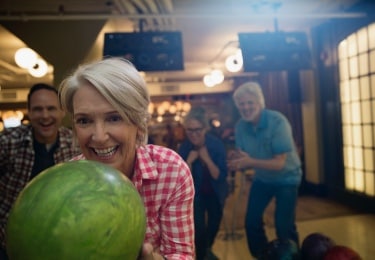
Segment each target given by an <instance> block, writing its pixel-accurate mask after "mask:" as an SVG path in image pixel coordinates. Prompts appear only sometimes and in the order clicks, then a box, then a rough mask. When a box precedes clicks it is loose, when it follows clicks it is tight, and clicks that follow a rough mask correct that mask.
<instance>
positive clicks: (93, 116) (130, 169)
mask: <svg viewBox="0 0 375 260" xmlns="http://www.w3.org/2000/svg"><path fill="white" fill-rule="evenodd" d="M59 96H60V100H61V103H62V106H63V107H64V109H65V110H66V111H67V112H69V113H70V114H71V115H72V120H73V130H74V133H75V137H76V139H77V141H78V144H79V146H80V148H81V151H82V154H81V155H80V156H78V157H76V158H74V159H87V160H94V161H99V162H102V163H105V164H108V165H110V166H112V167H114V168H116V169H118V170H120V171H121V172H123V173H124V175H126V176H127V177H128V178H129V179H130V180H131V181H132V182H133V183H134V185H135V187H136V188H137V190H138V192H139V193H140V195H141V197H142V198H143V201H144V205H145V209H146V214H147V230H146V236H145V243H144V245H143V248H142V250H141V254H140V259H150V260H151V259H153V260H158V259H193V258H194V221H193V199H194V192H195V191H194V185H193V180H192V177H191V173H190V170H189V168H188V166H187V165H186V163H185V162H184V161H183V160H182V158H181V157H180V156H179V155H178V154H177V153H175V152H174V151H172V150H170V149H168V148H164V147H161V146H156V145H146V142H147V124H148V118H149V115H148V112H147V111H148V104H149V102H150V98H149V93H148V90H147V87H146V84H145V82H144V80H143V78H142V77H141V76H140V74H139V72H138V71H137V70H136V69H135V67H134V66H133V65H132V64H131V63H130V62H128V61H126V60H124V59H120V58H108V59H104V60H101V61H98V62H94V63H91V64H86V65H82V66H80V67H79V68H78V69H77V70H76V71H75V72H74V73H73V75H71V76H69V77H68V78H66V79H65V80H64V81H63V82H62V84H61V86H60V89H59Z"/></svg>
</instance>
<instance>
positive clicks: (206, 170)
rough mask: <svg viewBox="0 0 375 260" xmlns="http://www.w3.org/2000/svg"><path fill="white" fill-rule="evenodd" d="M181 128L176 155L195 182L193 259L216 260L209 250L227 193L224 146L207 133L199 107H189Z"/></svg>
mask: <svg viewBox="0 0 375 260" xmlns="http://www.w3.org/2000/svg"><path fill="white" fill-rule="evenodd" d="M184 129H185V132H186V139H185V141H184V142H182V144H181V146H180V148H179V150H178V152H179V154H180V155H181V157H182V158H183V159H184V160H185V161H186V163H187V164H188V166H189V168H190V170H191V173H192V175H193V180H194V186H195V197H194V221H195V247H196V259H197V260H203V259H218V258H217V257H216V256H215V255H214V254H213V252H212V250H211V248H212V245H213V243H214V241H215V237H216V235H217V233H218V231H219V227H220V222H221V219H222V217H223V208H224V202H225V198H226V197H227V194H228V184H227V181H226V178H227V165H226V150H225V146H224V143H223V142H222V141H221V140H220V139H219V138H217V137H215V136H213V135H211V134H209V133H208V132H207V131H208V130H209V129H208V120H207V119H206V115H205V110H204V109H203V108H201V107H196V108H192V109H191V110H190V112H189V113H188V114H187V115H186V117H185V119H184Z"/></svg>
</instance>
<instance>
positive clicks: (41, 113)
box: [0, 84, 79, 259]
mask: <svg viewBox="0 0 375 260" xmlns="http://www.w3.org/2000/svg"><path fill="white" fill-rule="evenodd" d="M27 102H28V117H29V120H30V124H29V125H21V126H18V127H14V128H9V129H5V130H4V131H3V132H1V133H0V147H1V149H0V242H1V247H0V259H7V256H6V253H5V251H6V250H5V242H6V241H5V227H6V222H7V219H8V215H9V212H10V210H11V207H12V205H13V203H14V201H15V200H16V198H17V196H18V194H19V193H20V192H21V190H22V189H23V188H24V187H25V186H26V184H27V183H28V182H29V181H30V180H31V179H32V178H34V177H35V176H36V175H37V174H39V173H40V172H41V171H43V170H44V169H46V168H48V167H50V166H53V165H54V164H56V163H60V162H64V161H68V160H70V159H71V158H72V157H73V156H75V155H77V154H78V153H79V149H78V148H77V146H75V145H73V137H72V131H71V130H70V129H68V128H66V127H63V126H61V124H62V119H63V117H64V115H65V113H64V112H63V110H62V109H61V106H60V104H59V100H58V94H57V90H56V89H55V88H54V87H52V86H49V85H46V84H36V85H34V86H33V87H32V88H31V89H30V92H29V94H28V97H27Z"/></svg>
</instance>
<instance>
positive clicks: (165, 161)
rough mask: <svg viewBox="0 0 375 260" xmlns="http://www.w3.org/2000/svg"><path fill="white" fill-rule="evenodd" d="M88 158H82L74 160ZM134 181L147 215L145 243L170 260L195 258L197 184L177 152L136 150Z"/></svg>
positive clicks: (157, 148)
mask: <svg viewBox="0 0 375 260" xmlns="http://www.w3.org/2000/svg"><path fill="white" fill-rule="evenodd" d="M80 159H85V158H84V156H83V155H80V156H78V157H75V158H74V159H73V160H80ZM132 182H133V183H134V185H135V187H136V188H137V190H138V192H139V193H140V194H141V197H142V198H143V201H144V204H145V208H146V214H147V230H146V238H145V241H146V242H149V243H151V244H152V245H153V246H154V249H155V250H158V251H159V252H160V254H161V255H163V256H164V257H166V258H167V259H168V260H185V259H186V260H187V259H188V260H192V259H194V254H195V250H194V217H193V200H194V192H195V191H194V184H193V179H192V176H191V173H190V170H189V168H188V166H187V165H186V164H185V162H184V160H183V159H182V158H181V157H180V156H179V155H178V154H177V153H175V152H174V151H172V150H170V149H167V148H165V147H161V146H156V145H146V146H142V147H140V148H138V149H137V159H136V163H135V172H134V176H133V178H132Z"/></svg>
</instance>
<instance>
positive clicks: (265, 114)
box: [228, 82, 302, 257]
mask: <svg viewBox="0 0 375 260" xmlns="http://www.w3.org/2000/svg"><path fill="white" fill-rule="evenodd" d="M233 100H234V102H235V105H236V107H237V109H238V111H239V113H240V115H241V119H240V120H239V121H238V122H237V123H236V126H235V142H236V148H237V150H236V151H233V152H231V153H229V160H228V167H229V168H230V169H231V170H240V169H245V168H252V169H253V170H254V172H255V174H254V178H253V183H252V186H251V190H250V192H249V199H248V205H247V212H246V217H245V228H246V235H247V241H248V246H249V249H250V252H251V254H252V255H253V256H254V257H258V256H259V255H260V253H261V252H262V250H263V249H264V248H265V246H266V245H267V242H268V240H267V237H266V234H265V230H264V226H263V214H264V211H265V209H266V207H267V206H268V204H269V203H270V202H271V200H272V199H273V198H275V201H276V212H275V227H276V235H277V238H279V239H291V240H293V241H295V242H296V243H297V244H298V233H297V229H296V225H295V210H296V205H297V198H298V188H299V185H300V182H301V176H302V170H301V161H300V159H299V156H298V153H297V151H296V147H295V144H294V140H293V135H292V130H291V126H290V123H289V122H288V120H287V119H286V117H285V116H284V115H282V114H281V113H279V112H277V111H273V110H269V109H266V108H265V102H264V96H263V93H262V90H261V87H260V86H259V84H258V83H255V82H248V83H245V84H243V85H241V86H239V87H238V88H237V89H236V91H235V92H234V93H233Z"/></svg>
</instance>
